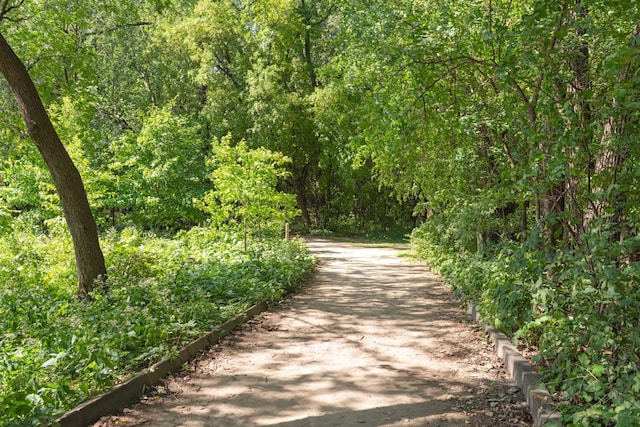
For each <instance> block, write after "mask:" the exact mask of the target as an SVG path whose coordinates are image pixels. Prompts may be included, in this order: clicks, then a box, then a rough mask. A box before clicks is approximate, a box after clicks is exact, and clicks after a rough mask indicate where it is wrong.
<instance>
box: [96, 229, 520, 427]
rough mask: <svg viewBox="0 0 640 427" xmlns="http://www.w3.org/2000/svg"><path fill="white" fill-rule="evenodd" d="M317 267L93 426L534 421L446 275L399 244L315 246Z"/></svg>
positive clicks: (494, 425) (494, 424)
mask: <svg viewBox="0 0 640 427" xmlns="http://www.w3.org/2000/svg"><path fill="white" fill-rule="evenodd" d="M309 248H310V249H311V250H312V251H313V252H314V253H315V255H316V256H317V257H318V261H319V262H318V268H317V272H316V274H315V275H314V277H313V278H312V280H310V281H309V283H307V284H306V285H305V286H304V287H303V288H302V289H301V290H300V292H299V293H297V294H296V295H294V296H293V297H291V298H290V299H288V300H287V301H285V302H284V303H282V304H280V305H278V306H276V307H274V308H273V309H272V310H271V311H269V312H265V313H263V314H262V315H261V316H259V317H258V318H256V319H254V320H252V321H250V322H249V323H248V324H246V325H245V326H244V327H242V328H240V329H239V330H237V331H236V332H235V333H233V334H232V335H230V336H229V337H228V338H226V339H225V340H223V341H222V342H221V343H220V344H219V345H218V346H216V347H215V348H212V349H211V350H209V351H208V352H207V353H206V354H203V355H202V356H201V357H199V358H198V359H197V360H195V361H193V363H191V365H190V366H189V368H188V369H187V370H185V371H184V372H183V373H181V374H177V375H175V376H173V377H171V378H168V379H166V380H165V381H164V382H163V383H162V384H161V385H159V386H158V387H156V388H155V389H154V390H152V391H151V392H150V393H149V394H148V395H147V396H144V397H143V398H142V399H141V401H140V402H139V403H137V404H134V405H133V406H131V407H129V408H125V409H124V410H122V411H120V412H119V413H118V414H114V415H111V416H108V417H103V418H102V419H101V420H100V421H98V422H97V423H96V424H95V425H94V426H95V427H108V426H138V425H144V426H158V427H164V426H184V427H204V426H221V427H233V426H243V427H245V426H280V427H294V426H295V427H306V426H443V427H444V426H479V427H485V426H486V427H489V426H491V427H503V426H533V421H532V419H531V416H530V415H529V411H528V406H527V405H526V403H525V402H524V397H523V395H522V393H521V391H520V390H519V389H518V388H517V387H516V386H514V384H513V382H512V381H511V380H509V379H508V377H507V374H506V372H505V371H504V370H503V369H502V367H501V366H502V365H501V361H500V359H498V358H497V356H495V352H494V350H493V348H492V346H491V345H489V344H488V343H487V342H486V339H485V338H484V337H483V335H482V332H481V330H480V328H479V327H478V326H477V325H476V324H475V323H474V322H472V321H471V319H470V318H469V316H468V315H467V314H466V313H465V311H464V310H463V309H462V308H460V305H459V303H458V301H457V300H456V298H455V296H454V295H453V294H452V293H451V291H450V290H449V289H448V288H447V286H446V285H445V284H444V283H443V282H442V280H441V279H440V278H439V277H437V276H436V275H434V274H432V273H430V272H429V270H428V269H427V268H426V267H425V266H423V265H420V264H417V263H412V262H410V261H407V260H405V259H403V258H404V257H401V256H400V255H401V254H402V252H404V251H407V250H408V248H406V247H401V246H396V245H378V246H371V245H358V244H353V243H345V242H343V243H340V242H336V241H333V240H322V239H315V240H311V241H309Z"/></svg>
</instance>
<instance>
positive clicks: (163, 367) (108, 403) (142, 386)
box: [51, 301, 267, 427]
mask: <svg viewBox="0 0 640 427" xmlns="http://www.w3.org/2000/svg"><path fill="white" fill-rule="evenodd" d="M266 309H267V303H266V301H262V302H260V303H258V304H256V305H254V306H253V307H250V308H249V309H247V310H245V311H244V312H242V313H241V314H239V315H237V316H235V317H233V318H232V319H230V320H228V321H226V322H225V323H223V324H222V325H221V326H220V327H219V328H218V329H216V330H214V331H212V332H209V333H208V334H205V335H203V336H201V337H200V338H198V339H196V340H195V341H192V342H191V343H190V344H188V345H187V346H185V347H184V348H183V349H182V350H180V352H179V353H178V355H177V356H176V357H175V358H171V359H164V360H162V361H160V362H158V363H156V364H154V365H153V366H151V367H150V368H147V369H145V370H143V371H142V372H141V373H139V374H138V375H136V376H134V377H133V378H131V379H129V380H128V381H126V382H124V383H122V384H119V385H117V386H115V387H113V388H112V389H111V390H109V391H107V392H106V393H103V394H101V395H99V396H96V397H94V398H92V399H91V400H88V401H86V402H84V403H82V404H80V405H78V406H76V407H75V408H73V409H72V410H70V411H69V412H67V413H66V414H64V415H63V416H62V417H60V418H58V419H57V420H56V421H55V422H53V423H52V424H51V425H52V426H53V427H85V426H88V425H90V424H92V423H94V422H96V421H98V420H99V419H100V417H103V416H105V415H108V414H110V413H112V412H114V411H116V410H118V409H120V408H122V407H124V406H126V405H127V404H129V403H131V402H133V401H134V400H136V399H137V398H139V397H140V396H142V395H143V394H144V392H145V390H146V389H148V388H149V387H151V386H153V385H155V384H157V383H158V382H159V381H160V380H161V379H162V378H164V377H165V376H167V375H168V374H170V373H171V372H177V371H179V370H181V369H182V366H183V365H184V364H185V363H186V362H189V361H191V360H192V359H193V358H194V357H195V356H196V355H197V354H198V353H199V352H201V351H202V350H204V349H206V348H208V347H210V346H212V345H214V344H216V343H217V342H218V341H219V340H220V339H221V338H222V337H224V336H225V335H227V334H229V333H230V332H231V331H232V330H234V329H235V328H237V327H238V326H240V325H242V324H244V323H246V322H247V321H248V320H249V319H251V318H252V317H255V316H257V315H258V314H260V313H262V312H263V311H265V310H266Z"/></svg>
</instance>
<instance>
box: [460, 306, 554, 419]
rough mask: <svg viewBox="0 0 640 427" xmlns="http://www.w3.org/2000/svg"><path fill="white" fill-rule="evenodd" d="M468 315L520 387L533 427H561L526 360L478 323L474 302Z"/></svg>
mask: <svg viewBox="0 0 640 427" xmlns="http://www.w3.org/2000/svg"><path fill="white" fill-rule="evenodd" d="M469 314H471V317H473V319H474V320H475V321H476V322H478V324H480V326H482V329H483V330H484V332H485V333H486V334H487V335H488V336H489V338H490V339H491V341H492V342H493V344H494V346H495V349H496V353H498V357H500V358H501V359H502V362H503V364H504V367H505V369H506V370H507V372H508V373H509V375H510V376H511V378H512V379H513V380H514V381H515V383H516V385H517V386H518V387H520V389H521V390H522V393H523V394H524V397H525V398H526V399H527V403H528V404H529V411H530V412H531V416H532V417H533V422H534V424H535V426H536V427H542V426H545V427H558V426H562V423H561V418H560V413H559V412H558V411H557V409H556V406H555V405H554V403H553V398H552V397H551V393H549V391H548V390H547V389H546V388H545V387H544V385H543V384H542V380H541V378H540V376H539V375H538V372H537V371H536V370H535V369H534V368H533V366H531V364H530V363H529V361H528V360H527V359H526V358H525V357H524V356H523V355H522V354H520V352H519V351H518V349H517V348H516V347H515V346H514V345H513V344H512V343H511V340H509V337H508V336H507V335H506V334H505V333H504V332H502V331H500V330H498V329H496V328H495V327H493V326H491V325H489V324H487V323H485V322H482V321H481V319H480V314H479V313H478V311H477V310H476V306H475V304H474V303H469Z"/></svg>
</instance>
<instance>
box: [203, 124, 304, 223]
mask: <svg viewBox="0 0 640 427" xmlns="http://www.w3.org/2000/svg"><path fill="white" fill-rule="evenodd" d="M290 162H291V160H290V159H289V158H287V157H285V156H283V155H282V154H281V153H276V152H273V151H270V150H268V149H266V148H262V147H260V148H257V149H253V150H252V149H249V148H248V147H247V144H246V142H245V141H244V140H242V141H240V142H239V143H238V144H236V145H231V135H227V136H225V137H224V138H222V139H221V140H220V141H218V140H217V139H214V141H213V148H212V154H211V157H209V158H208V159H207V164H208V165H209V166H210V167H211V168H212V169H213V172H212V174H211V181H212V183H213V186H214V189H213V190H211V191H209V192H208V193H207V194H206V195H205V197H204V199H203V201H202V203H201V208H202V209H203V210H204V211H205V212H207V213H208V214H209V215H211V219H212V221H213V223H214V225H216V226H218V227H219V226H221V225H223V224H229V223H230V222H231V223H236V224H239V225H240V226H241V227H242V228H244V230H245V233H246V232H247V226H248V225H247V224H248V223H249V224H251V226H252V228H264V229H267V230H270V229H273V228H275V229H276V230H281V229H282V227H283V225H284V223H285V221H289V220H291V219H293V218H294V217H296V216H297V215H299V210H298V209H296V208H295V203H296V201H295V196H293V195H292V194H287V193H284V192H282V191H278V190H277V187H278V184H279V183H281V182H282V181H283V180H284V179H285V178H287V177H288V176H289V175H290V173H289V172H288V171H287V169H286V165H287V164H288V163H290Z"/></svg>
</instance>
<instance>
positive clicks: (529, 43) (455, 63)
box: [0, 0, 640, 426]
mask: <svg viewBox="0 0 640 427" xmlns="http://www.w3.org/2000/svg"><path fill="white" fill-rule="evenodd" d="M0 33H1V34H2V36H3V39H4V40H6V42H7V47H8V46H10V47H11V48H12V49H13V51H14V52H15V53H16V55H17V57H18V58H19V59H20V60H21V62H22V63H23V64H24V66H25V67H26V70H27V71H28V73H29V75H30V77H31V79H32V80H33V82H34V83H35V85H36V87H37V90H38V93H39V96H40V98H41V100H42V104H43V106H44V107H45V109H46V112H47V113H48V117H49V118H50V119H51V122H52V123H53V127H54V128H55V131H56V132H57V135H58V136H59V138H60V140H61V141H62V142H63V143H64V146H65V147H66V151H67V152H68V153H69V155H70V158H71V159H72V160H73V164H74V165H75V167H77V170H78V171H79V173H80V175H81V176H82V179H83V181H84V189H85V190H86V196H87V197H88V202H89V206H90V207H91V211H92V213H93V215H92V216H93V218H94V219H95V223H96V224H95V226H97V230H98V231H99V236H100V237H99V238H100V243H101V245H100V246H101V249H102V252H103V253H104V255H105V259H106V264H105V266H104V268H103V270H100V269H97V270H96V271H97V272H99V271H105V272H106V273H107V276H104V277H102V280H101V281H99V282H93V281H90V282H89V283H88V284H87V283H84V284H83V283H82V279H81V277H80V274H79V273H78V279H79V282H80V283H79V285H80V288H79V289H77V290H76V289H75V286H76V282H75V280H74V277H75V276H76V274H77V271H79V270H77V268H76V266H75V265H74V264H73V262H74V247H75V248H76V255H77V253H78V251H77V246H74V245H75V244H76V242H75V241H73V242H72V239H71V238H70V237H69V231H71V233H72V234H73V219H71V222H69V221H70V216H69V215H68V212H67V211H66V210H63V208H62V206H63V204H64V198H63V200H62V202H63V204H62V205H61V201H60V197H59V194H61V195H62V194H64V191H62V192H60V188H59V187H57V182H55V180H52V178H51V176H52V175H51V173H50V170H48V168H49V169H50V167H51V166H50V165H49V163H48V162H46V161H45V160H46V156H45V157H43V155H41V153H42V151H41V150H40V152H39V149H40V148H41V147H40V146H39V145H38V144H34V143H33V140H32V138H31V137H33V136H34V134H33V129H31V127H30V126H28V125H29V121H27V126H25V122H24V120H23V119H24V117H21V114H20V113H21V108H22V104H20V103H19V102H18V103H16V100H15V99H16V97H15V93H16V92H15V88H14V87H12V86H11V82H10V79H9V78H7V82H9V83H7V82H5V81H4V80H2V82H1V83H0V117H1V120H2V123H3V126H2V128H0V139H1V141H2V144H1V145H0V147H1V148H0V150H2V155H1V156H0V234H2V243H1V245H0V289H1V291H0V296H1V301H0V312H1V313H2V318H1V319H0V322H1V323H0V324H2V329H3V335H2V336H0V350H1V351H2V353H1V354H0V402H1V405H0V407H6V408H9V409H7V410H6V411H5V413H3V414H2V417H1V418H0V421H2V422H3V424H4V425H38V424H39V423H41V422H42V420H47V419H52V418H53V417H55V416H57V415H59V414H60V413H61V412H64V410H66V409H68V408H69V407H71V406H73V405H74V404H76V403H77V402H79V401H82V400H83V399H85V398H87V397H88V396H91V395H93V394H95V393H97V392H99V391H100V390H102V389H104V388H105V387H108V386H109V385H111V384H113V383H114V382H116V381H118V380H119V379H120V378H122V376H124V375H126V372H130V371H131V370H134V369H135V368H138V367H140V366H144V365H145V364H147V363H149V362H150V361H152V360H155V359H157V358H158V357H160V356H162V355H165V354H166V353H167V352H169V353H170V352H171V351H174V350H175V348H177V347H176V346H178V345H179V344H180V342H184V340H185V339H188V338H189V337H192V336H193V335H197V334H198V333H199V332H200V331H202V330H206V329H207V328H211V327H212V326H213V325H215V324H217V323H216V322H218V323H219V321H220V319H223V318H226V317H228V316H230V315H232V314H233V313H235V312H237V310H240V309H241V308H242V307H245V306H247V304H250V303H251V301H254V300H256V299H260V298H268V299H272V300H275V299H278V298H280V297H281V296H282V295H283V293H284V292H286V289H287V287H288V286H290V285H291V284H293V283H295V282H296V280H298V278H299V277H301V276H302V275H303V274H304V273H305V271H308V270H309V269H310V268H311V267H312V260H311V259H310V258H309V257H308V255H307V254H305V252H304V248H303V247H302V246H301V245H299V244H298V243H296V242H293V243H284V242H282V241H281V239H280V237H279V235H278V233H279V230H280V228H281V225H282V223H283V222H284V221H285V220H286V219H288V220H294V218H297V219H295V222H294V228H296V229H297V230H298V231H305V232H309V231H313V230H325V231H333V232H360V233H365V234H374V233H377V234H386V235H391V234H394V233H395V234H400V235H401V234H402V233H405V232H408V231H410V230H413V233H412V234H411V240H412V245H413V247H414V249H415V251H416V252H417V253H418V254H419V255H420V256H421V257H423V258H424V259H425V260H426V261H427V262H428V263H429V265H430V266H431V267H432V268H433V269H434V270H437V271H438V272H440V273H441V274H442V275H443V276H444V277H445V278H446V280H447V281H448V282H449V283H450V284H451V285H452V286H453V287H454V289H455V290H456V291H457V292H458V293H459V294H460V295H462V296H464V298H469V299H473V300H475V301H477V302H478V303H479V309H480V312H481V314H482V315H483V316H484V317H485V318H486V319H487V320H488V321H490V322H492V323H494V324H496V325H497V326H498V327H500V328H502V329H504V330H506V331H507V332H509V333H511V334H513V336H514V340H516V341H517V342H518V343H519V344H520V345H522V346H523V347H526V348H528V349H529V351H531V352H532V353H533V354H534V361H535V362H536V364H537V366H538V368H539V369H540V370H541V371H542V373H543V377H544V379H545V383H546V385H547V387H549V389H550V390H551V391H552V393H554V397H555V398H556V401H557V402H558V403H559V405H560V406H559V408H560V409H561V411H562V413H563V416H564V419H565V422H566V423H567V424H569V425H607V424H610V425H620V426H625V425H628V426H632V425H638V424H639V423H640V372H639V371H640V353H639V352H638V348H640V285H639V284H640V264H639V263H638V261H639V260H640V235H639V232H640V230H639V228H640V212H639V207H640V200H639V199H640V191H639V189H640V188H639V186H640V183H639V180H640V168H639V167H638V166H637V165H638V160H639V159H638V157H639V156H640V138H639V137H640V132H639V128H638V126H639V119H640V87H639V85H640V4H639V3H638V2H637V1H619V0H571V1H568V0H565V1H562V0H559V1H546V0H473V1H464V2H456V1H447V0H401V1H394V2H385V1H365V0H252V1H243V0H217V1H213V0H200V1H196V0H176V1H171V0H118V1H112V0H107V1H93V0H83V1H71V0H65V1H63V0H40V1H28V0H2V1H1V2H0ZM3 52H6V50H5V51H3ZM7 58H8V56H5V54H4V53H3V56H2V57H1V58H0V61H2V62H3V64H1V65H0V68H3V66H6V64H8V60H7ZM5 76H6V75H5ZM12 92H13V93H12ZM54 176H55V174H54ZM234 177H235V179H234ZM247 182H250V183H251V184H250V185H249V184H247ZM56 188H58V191H56ZM296 214H299V216H296ZM64 217H66V218H67V222H65V221H64V219H63V218H64ZM67 224H69V225H71V226H72V227H71V230H69V227H68V225H67ZM100 256H101V255H100ZM100 256H98V257H97V258H94V260H95V259H99V258H100ZM104 262H105V261H104V260H103V263H104ZM80 270H82V269H80ZM95 275H96V276H98V274H97V273H96V274H95ZM77 291H79V292H77ZM76 293H78V294H79V295H80V296H81V297H82V298H80V299H77V298H75V297H74V294H76ZM172 304H173V305H172ZM167 307H171V309H170V310H169V309H168V308H167ZM176 307H181V309H180V310H179V311H174V310H175V308H176ZM211 307H215V310H212V309H211ZM132 313H133V314H132ZM211 313H214V314H211ZM122 319H126V321H125V323H126V325H120V324H119V323H118V322H122V321H123V320H122ZM127 322H128V323H127ZM115 325H118V326H115ZM125 366H126V367H128V368H126V369H129V371H127V370H126V369H125V368H123V367H125ZM123 369H124V370H123Z"/></svg>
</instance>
